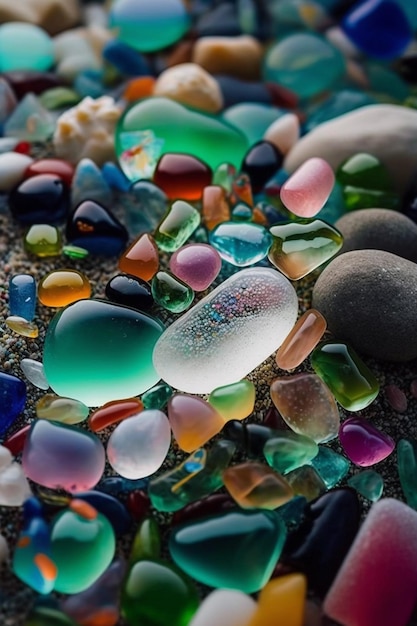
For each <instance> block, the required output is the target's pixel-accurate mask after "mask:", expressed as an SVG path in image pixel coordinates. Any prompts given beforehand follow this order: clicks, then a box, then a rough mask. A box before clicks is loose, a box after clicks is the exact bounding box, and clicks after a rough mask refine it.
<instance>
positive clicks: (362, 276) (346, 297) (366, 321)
mask: <svg viewBox="0 0 417 626" xmlns="http://www.w3.org/2000/svg"><path fill="white" fill-rule="evenodd" d="M312 305H313V307H314V308H316V309H318V310H319V311H320V312H321V313H322V314H323V315H324V317H325V318H326V320H327V324H328V329H329V330H330V331H331V332H332V333H333V335H334V336H335V338H336V339H340V340H344V341H346V342H348V343H350V345H351V346H352V347H353V348H354V349H355V350H357V351H358V352H359V353H360V354H361V353H362V354H366V355H369V356H373V357H375V358H377V359H382V360H386V361H397V362H400V361H410V360H412V359H414V358H416V357H417V265H416V264H415V263H412V262H411V261H408V260H406V259H403V258H401V257H399V256H397V255H395V254H391V253H390V252H384V251H382V250H354V251H352V252H346V253H345V254H341V255H340V256H338V257H336V258H335V259H333V261H331V262H330V263H329V265H328V266H327V267H326V268H325V269H324V270H323V272H322V273H321V274H320V276H319V278H318V280H317V281H316V284H315V286H314V289H313V299H312Z"/></svg>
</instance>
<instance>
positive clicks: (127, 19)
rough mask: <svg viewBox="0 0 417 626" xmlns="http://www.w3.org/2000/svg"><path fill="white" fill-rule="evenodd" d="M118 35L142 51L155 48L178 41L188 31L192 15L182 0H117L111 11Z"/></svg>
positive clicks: (111, 24) (111, 17)
mask: <svg viewBox="0 0 417 626" xmlns="http://www.w3.org/2000/svg"><path fill="white" fill-rule="evenodd" d="M109 26H110V27H111V28H115V29H116V32H117V37H118V39H120V41H122V42H123V43H126V44H128V45H129V46H131V47H132V48H134V49H135V50H138V51H139V52H155V51H156V50H160V49H161V48H166V47H167V46H170V45H172V44H174V43H176V42H177V41H178V40H179V39H181V37H182V36H183V35H184V34H185V33H186V32H187V30H188V28H189V26H190V16H189V14H188V12H187V9H186V5H184V4H183V3H182V2H181V1H180V0H169V1H167V0H156V2H154V4H152V7H151V6H150V5H149V4H148V3H147V2H146V0H139V2H133V1H132V0H117V1H116V2H114V3H113V5H112V7H111V10H110V14H109Z"/></svg>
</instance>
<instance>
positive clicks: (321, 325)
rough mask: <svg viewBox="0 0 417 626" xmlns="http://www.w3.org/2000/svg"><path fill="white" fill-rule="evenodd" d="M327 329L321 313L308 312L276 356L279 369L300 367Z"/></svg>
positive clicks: (312, 310) (311, 310) (314, 310)
mask: <svg viewBox="0 0 417 626" xmlns="http://www.w3.org/2000/svg"><path fill="white" fill-rule="evenodd" d="M326 327H327V323H326V320H325V319H324V317H323V315H322V314H321V313H320V311H316V309H309V310H308V311H306V312H305V313H304V315H302V316H301V317H300V319H299V320H298V321H297V323H296V325H295V326H294V328H293V329H292V330H291V332H290V333H289V335H288V336H287V338H286V339H285V341H284V342H283V344H282V345H281V347H280V348H279V350H278V352H277V354H276V356H275V361H276V364H277V365H278V367H279V368H281V369H282V370H287V371H289V370H292V369H294V368H295V367H297V366H298V365H300V363H302V362H303V361H304V359H305V358H307V357H308V355H309V354H310V352H312V350H313V349H314V348H315V347H316V345H317V344H318V342H319V341H320V339H321V338H322V336H323V335H324V332H325V330H326Z"/></svg>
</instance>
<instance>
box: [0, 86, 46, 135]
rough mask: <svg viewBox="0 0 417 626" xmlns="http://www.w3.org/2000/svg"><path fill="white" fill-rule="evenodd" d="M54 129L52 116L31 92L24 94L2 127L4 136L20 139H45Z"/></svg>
mask: <svg viewBox="0 0 417 626" xmlns="http://www.w3.org/2000/svg"><path fill="white" fill-rule="evenodd" d="M54 130H55V118H54V116H53V115H52V113H50V112H49V111H48V110H47V109H45V107H43V106H42V104H41V103H40V100H39V98H38V97H37V96H35V94H33V93H27V94H26V95H25V96H24V98H23V99H22V100H21V101H20V102H19V104H18V105H17V107H16V108H15V109H14V111H13V113H12V114H11V115H10V116H9V117H8V118H7V120H6V122H5V124H4V128H3V132H4V136H5V137H15V138H18V139H19V140H21V141H47V140H48V139H50V138H51V137H52V135H53V133H54Z"/></svg>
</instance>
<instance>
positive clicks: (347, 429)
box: [339, 416, 395, 467]
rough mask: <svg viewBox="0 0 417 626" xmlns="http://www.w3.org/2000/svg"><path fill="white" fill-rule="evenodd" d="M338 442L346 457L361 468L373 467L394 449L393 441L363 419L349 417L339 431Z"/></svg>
mask: <svg viewBox="0 0 417 626" xmlns="http://www.w3.org/2000/svg"><path fill="white" fill-rule="evenodd" d="M339 440H340V443H341V446H342V448H343V449H344V451H345V453H346V456H347V457H348V458H349V459H350V460H351V461H352V463H355V465H359V466H361V467H369V466H370V465H375V463H379V462H380V461H383V460H384V459H386V458H387V456H389V455H390V454H391V452H393V450H394V448H395V442H394V440H393V439H392V438H391V437H390V436H389V435H387V434H386V433H384V432H382V431H380V430H378V429H377V428H376V427H375V426H374V425H373V424H371V423H370V422H369V421H368V420H366V419H364V418H363V417H359V416H358V417H349V418H348V419H347V420H345V421H344V422H343V423H342V424H341V426H340V430H339Z"/></svg>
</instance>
